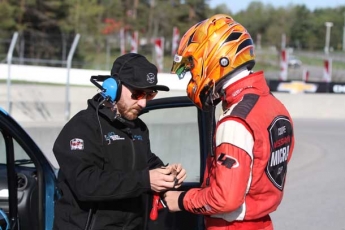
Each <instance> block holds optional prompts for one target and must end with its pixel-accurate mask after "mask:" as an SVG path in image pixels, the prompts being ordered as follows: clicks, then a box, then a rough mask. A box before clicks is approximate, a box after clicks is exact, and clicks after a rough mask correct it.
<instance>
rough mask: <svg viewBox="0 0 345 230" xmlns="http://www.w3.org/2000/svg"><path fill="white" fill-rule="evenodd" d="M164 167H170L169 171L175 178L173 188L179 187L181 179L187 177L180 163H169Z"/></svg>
mask: <svg viewBox="0 0 345 230" xmlns="http://www.w3.org/2000/svg"><path fill="white" fill-rule="evenodd" d="M166 168H170V169H171V173H172V174H173V175H174V176H175V178H176V180H175V186H174V188H179V187H181V185H182V183H183V181H184V180H185V179H186V177H187V173H186V170H185V169H184V168H182V165H181V164H171V165H168V166H167V167H166Z"/></svg>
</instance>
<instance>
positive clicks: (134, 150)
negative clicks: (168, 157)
mask: <svg viewBox="0 0 345 230" xmlns="http://www.w3.org/2000/svg"><path fill="white" fill-rule="evenodd" d="M98 103H99V102H98V101H97V96H95V97H94V98H93V99H90V100H88V108H87V109H86V110H83V111H80V112H79V113H78V114H76V115H75V116H74V117H73V118H72V119H71V120H70V121H69V122H68V123H67V124H66V125H65V126H64V128H63V129H62V131H61V133H60V134H59V136H58V137H57V139H56V141H55V144H54V148H53V151H54V154H55V156H56V159H57V161H58V163H59V165H60V170H59V175H58V186H59V189H60V191H61V195H62V196H61V198H60V199H59V200H57V201H56V203H55V219H54V229H55V230H69V229H73V230H78V229H84V228H85V225H86V222H87V220H88V215H89V214H90V213H91V211H92V220H91V224H90V225H91V228H90V229H92V230H101V229H102V230H106V229H112V230H115V229H123V230H125V229H126V230H127V229H128V230H129V229H140V230H142V229H143V226H142V223H143V222H144V217H145V206H146V205H145V202H147V199H144V197H145V194H147V193H149V192H150V191H151V189H150V179H149V169H153V168H156V167H160V166H162V165H163V163H162V161H161V160H160V159H159V158H158V157H157V156H156V155H155V154H153V153H152V152H151V149H150V140H149V132H148V129H147V126H146V125H145V124H144V122H143V121H141V120H140V119H139V118H138V119H136V120H135V121H133V122H132V123H131V124H132V126H128V124H127V123H123V122H120V121H119V120H118V119H114V116H115V113H114V112H112V111H111V110H110V109H109V108H104V107H100V109H99V111H98V114H99V116H97V112H96V111H97V109H96V108H97V106H98Z"/></svg>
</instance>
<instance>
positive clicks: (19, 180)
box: [0, 96, 213, 230]
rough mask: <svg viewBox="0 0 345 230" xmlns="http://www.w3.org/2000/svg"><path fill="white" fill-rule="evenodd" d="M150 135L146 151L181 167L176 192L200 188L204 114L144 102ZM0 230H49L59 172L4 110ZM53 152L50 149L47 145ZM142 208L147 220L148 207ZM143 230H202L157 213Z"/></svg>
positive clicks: (181, 217) (181, 103)
mask: <svg viewBox="0 0 345 230" xmlns="http://www.w3.org/2000/svg"><path fill="white" fill-rule="evenodd" d="M140 117H141V119H142V120H144V121H145V122H146V124H147V126H148V127H149V129H150V139H151V149H152V152H154V153H155V154H156V155H158V156H159V157H160V158H161V159H162V160H163V161H164V162H166V163H168V162H170V163H177V162H181V163H182V165H183V166H184V167H185V168H186V170H187V172H188V177H187V179H186V181H185V182H184V184H183V186H182V187H181V188H180V189H181V190H186V189H189V188H193V187H199V186H200V184H201V182H202V180H203V171H204V165H205V160H206V156H207V152H208V149H209V146H210V145H209V143H210V141H211V140H210V130H211V129H212V128H213V126H212V125H210V124H213V122H211V120H210V119H212V117H213V116H210V113H209V112H204V111H201V110H199V109H198V108H197V107H195V106H194V104H193V103H192V102H191V101H190V100H189V99H188V98H187V97H185V96H181V97H168V98H159V99H155V100H152V101H149V102H148V104H147V107H146V108H145V109H144V110H143V111H142V114H141V115H140ZM0 132H1V134H2V135H0V227H1V228H0V230H5V229H11V230H19V229H20V230H44V229H45V230H51V229H52V226H53V221H54V203H55V200H56V199H58V198H59V194H58V190H57V189H56V175H57V171H58V168H54V167H53V165H52V164H51V163H50V159H47V157H46V156H45V155H44V154H43V152H42V151H41V150H40V148H39V147H38V146H37V144H36V143H35V142H34V141H33V139H32V138H31V137H30V136H29V135H28V134H27V133H26V131H25V130H24V129H23V128H22V127H21V126H20V124H18V123H17V122H16V121H15V120H14V119H13V118H12V117H11V116H10V115H9V114H8V113H7V112H6V111H5V110H3V109H1V108H0ZM52 147H53V143H52ZM151 203H152V202H149V207H148V208H147V217H148V216H149V215H148V213H149V211H150V205H151ZM147 226H148V230H156V229H157V230H158V229H171V230H174V229H176V230H177V229H178V230H187V229H188V230H190V229H193V230H203V229H204V227H203V218H202V216H200V215H194V214H191V213H187V212H177V213H170V212H168V210H167V209H162V210H160V211H159V216H158V219H157V220H155V221H152V220H150V219H149V218H147Z"/></svg>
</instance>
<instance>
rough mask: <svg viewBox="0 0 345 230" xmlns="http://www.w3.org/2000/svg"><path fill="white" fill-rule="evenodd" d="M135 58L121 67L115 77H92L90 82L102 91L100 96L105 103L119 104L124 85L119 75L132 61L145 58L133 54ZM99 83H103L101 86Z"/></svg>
mask: <svg viewBox="0 0 345 230" xmlns="http://www.w3.org/2000/svg"><path fill="white" fill-rule="evenodd" d="M132 54H133V56H132V57H131V58H129V59H128V60H126V61H125V62H124V63H123V64H122V65H121V67H120V69H119V71H118V72H117V73H115V74H114V75H113V76H110V75H97V76H91V79H90V81H91V82H92V83H93V84H94V85H95V86H97V88H99V89H100V90H101V93H100V95H101V96H102V97H103V98H104V100H105V101H108V102H110V103H114V102H117V101H118V100H119V99H120V97H121V89H122V83H121V81H120V79H119V74H120V73H121V70H122V68H123V67H124V66H125V65H126V64H127V63H128V62H129V61H131V60H133V59H134V58H138V57H144V56H143V55H141V54H137V53H132ZM97 81H100V82H103V83H102V85H100V84H99V83H98V82H97Z"/></svg>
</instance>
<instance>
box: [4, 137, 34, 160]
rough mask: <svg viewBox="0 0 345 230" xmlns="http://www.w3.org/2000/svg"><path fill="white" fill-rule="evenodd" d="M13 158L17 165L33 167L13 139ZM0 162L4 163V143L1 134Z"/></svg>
mask: <svg viewBox="0 0 345 230" xmlns="http://www.w3.org/2000/svg"><path fill="white" fill-rule="evenodd" d="M13 148H14V160H15V162H16V164H17V165H23V166H27V167H35V166H34V164H33V163H32V161H31V159H30V157H29V156H28V155H27V153H26V152H25V151H24V150H23V148H22V147H21V146H20V145H19V144H18V143H17V141H16V140H15V139H13ZM0 164H6V144H5V140H4V137H3V135H0Z"/></svg>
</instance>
